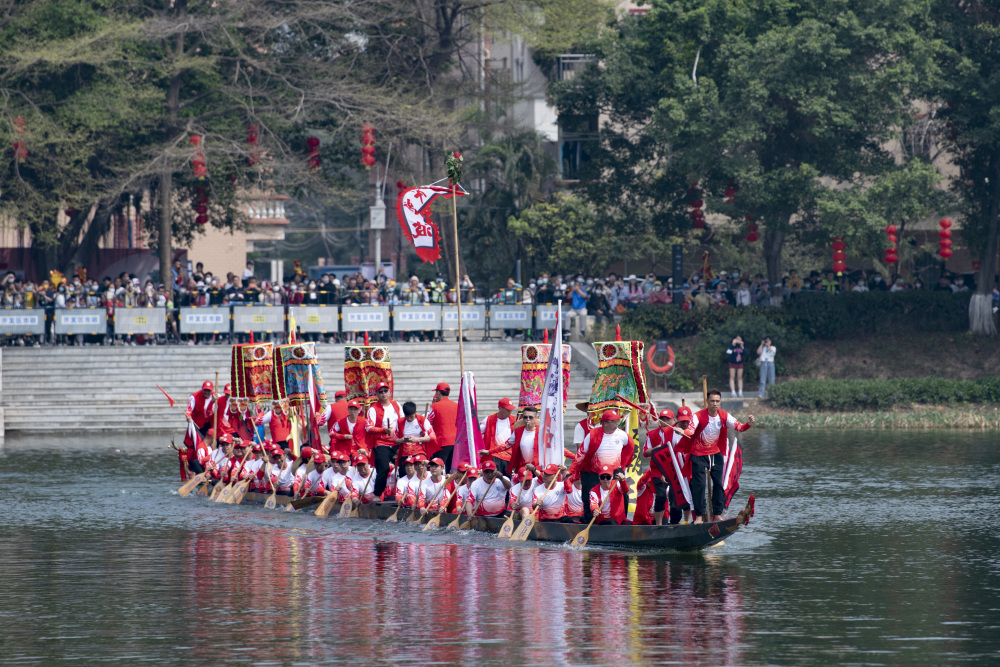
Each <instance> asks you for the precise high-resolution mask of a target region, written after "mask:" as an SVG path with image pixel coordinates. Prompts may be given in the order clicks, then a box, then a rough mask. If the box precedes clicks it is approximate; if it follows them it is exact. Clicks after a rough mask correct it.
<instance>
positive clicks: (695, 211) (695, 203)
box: [688, 183, 705, 229]
mask: <svg viewBox="0 0 1000 667" xmlns="http://www.w3.org/2000/svg"><path fill="white" fill-rule="evenodd" d="M688 206H690V207H691V220H692V221H694V227H695V229H703V228H704V227H705V211H704V210H703V209H704V207H705V201H704V200H703V199H702V198H701V188H699V187H698V184H697V183H693V184H691V186H690V187H689V188H688Z"/></svg>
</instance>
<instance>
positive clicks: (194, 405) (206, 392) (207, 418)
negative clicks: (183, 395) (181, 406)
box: [184, 380, 215, 437]
mask: <svg viewBox="0 0 1000 667" xmlns="http://www.w3.org/2000/svg"><path fill="white" fill-rule="evenodd" d="M214 389H215V385H214V384H212V381H211V380H205V381H204V382H203V383H202V384H201V391H196V392H194V393H193V394H191V398H189V399H188V403H187V408H185V410H184V414H185V415H187V420H188V421H189V422H194V427H195V428H196V429H198V432H199V433H201V435H202V437H204V436H205V435H206V434H207V433H208V429H209V427H210V426H211V425H212V416H213V415H214V414H215V394H214V393H212V391H213V390H214Z"/></svg>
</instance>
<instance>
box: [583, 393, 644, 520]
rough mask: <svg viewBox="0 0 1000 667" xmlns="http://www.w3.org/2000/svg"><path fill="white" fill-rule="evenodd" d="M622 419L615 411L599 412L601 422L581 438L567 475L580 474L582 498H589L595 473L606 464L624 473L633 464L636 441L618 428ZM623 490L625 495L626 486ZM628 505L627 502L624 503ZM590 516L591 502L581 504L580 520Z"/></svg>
mask: <svg viewBox="0 0 1000 667" xmlns="http://www.w3.org/2000/svg"><path fill="white" fill-rule="evenodd" d="M620 420H621V417H620V416H619V414H618V413H617V412H616V411H614V410H605V411H604V412H603V413H602V414H601V425H600V426H599V427H597V428H592V429H590V432H589V433H588V434H587V437H585V438H584V439H583V443H582V444H581V445H580V449H579V451H577V455H576V459H575V460H574V461H573V465H571V466H570V469H569V474H570V475H571V476H572V475H575V474H577V473H579V474H580V482H581V483H582V491H583V497H584V498H585V499H586V498H589V497H590V490H591V489H593V488H594V487H595V486H597V485H598V483H599V481H600V480H599V479H598V474H599V473H600V472H601V471H602V470H603V469H604V468H605V467H607V468H608V469H609V470H611V472H612V473H614V474H617V473H619V472H620V473H623V474H624V472H625V469H626V468H628V467H629V464H631V463H632V457H633V456H634V455H635V444H634V443H633V442H632V438H630V437H629V436H628V434H627V433H626V432H625V431H623V430H622V429H621V428H619V427H618V422H619V421H620ZM625 493H626V494H628V490H627V487H626V490H625ZM626 504H627V503H626ZM591 516H592V514H591V511H590V503H588V502H584V504H583V522H584V523H587V522H589V521H590V517H591Z"/></svg>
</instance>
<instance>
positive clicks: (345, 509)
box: [340, 501, 353, 519]
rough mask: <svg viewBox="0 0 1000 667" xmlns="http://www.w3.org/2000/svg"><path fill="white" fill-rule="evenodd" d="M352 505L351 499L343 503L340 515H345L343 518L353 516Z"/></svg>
mask: <svg viewBox="0 0 1000 667" xmlns="http://www.w3.org/2000/svg"><path fill="white" fill-rule="evenodd" d="M351 507H352V505H351V502H350V501H347V502H346V503H344V504H343V505H341V506H340V516H341V517H343V518H345V519H346V518H347V517H349V516H351V512H352V511H353V510H352V509H351Z"/></svg>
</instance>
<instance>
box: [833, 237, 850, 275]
mask: <svg viewBox="0 0 1000 667" xmlns="http://www.w3.org/2000/svg"><path fill="white" fill-rule="evenodd" d="M832 247H833V270H834V271H836V272H837V276H838V277H839V276H841V275H843V273H844V271H846V270H847V264H845V263H844V260H846V259H847V254H846V253H845V252H844V251H845V250H847V245H846V244H845V243H844V239H843V237H840V236H834V237H833V246H832Z"/></svg>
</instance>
